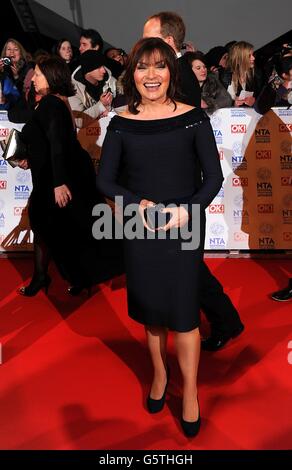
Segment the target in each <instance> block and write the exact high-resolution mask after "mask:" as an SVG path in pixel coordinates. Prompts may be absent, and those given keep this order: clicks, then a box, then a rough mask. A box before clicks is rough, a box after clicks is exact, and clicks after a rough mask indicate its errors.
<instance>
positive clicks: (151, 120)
mask: <svg viewBox="0 0 292 470" xmlns="http://www.w3.org/2000/svg"><path fill="white" fill-rule="evenodd" d="M194 111H196V112H198V111H202V109H201V108H192V109H190V110H189V111H186V112H185V113H181V114H176V115H175V116H170V117H167V118H159V119H131V118H127V117H125V116H120V115H119V114H117V115H116V116H114V118H118V119H121V120H123V121H129V122H131V123H134V122H140V123H147V122H148V123H149V122H158V121H163V122H166V121H168V120H172V119H178V118H180V117H184V116H188V115H189V114H191V113H193V112H194Z"/></svg>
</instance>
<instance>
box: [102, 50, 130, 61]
mask: <svg viewBox="0 0 292 470" xmlns="http://www.w3.org/2000/svg"><path fill="white" fill-rule="evenodd" d="M121 52H122V51H121V49H111V50H110V51H108V53H107V57H109V58H110V59H113V60H115V61H117V62H119V63H120V64H121V65H125V62H126V61H125V56H124V54H121Z"/></svg>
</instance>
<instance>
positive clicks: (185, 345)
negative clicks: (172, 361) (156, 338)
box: [175, 328, 200, 421]
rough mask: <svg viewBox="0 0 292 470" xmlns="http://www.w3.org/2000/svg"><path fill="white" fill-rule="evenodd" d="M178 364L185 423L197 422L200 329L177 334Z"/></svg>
mask: <svg viewBox="0 0 292 470" xmlns="http://www.w3.org/2000/svg"><path fill="white" fill-rule="evenodd" d="M175 344H176V349H177V358H178V363H179V366H180V369H181V372H182V376H183V411H182V417H183V419H184V420H185V421H197V419H198V417H199V404H198V401H197V373H198V365H199V358H200V334H199V328H196V329H194V330H191V331H188V332H186V333H179V332H176V333H175Z"/></svg>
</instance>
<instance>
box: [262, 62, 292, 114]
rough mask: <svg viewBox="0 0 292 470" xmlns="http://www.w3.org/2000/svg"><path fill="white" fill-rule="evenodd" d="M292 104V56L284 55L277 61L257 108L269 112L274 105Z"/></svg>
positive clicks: (263, 112)
mask: <svg viewBox="0 0 292 470" xmlns="http://www.w3.org/2000/svg"><path fill="white" fill-rule="evenodd" d="M291 104H292V56H284V57H282V58H281V59H279V61H278V63H275V65H274V70H273V73H272V75H271V76H270V78H269V81H268V84H267V85H266V86H265V87H264V88H263V90H262V92H261V93H260V95H259V97H258V99H257V101H256V103H255V110H256V111H257V112H258V113H260V114H265V113H267V112H268V111H269V110H270V109H271V108H272V107H273V106H291Z"/></svg>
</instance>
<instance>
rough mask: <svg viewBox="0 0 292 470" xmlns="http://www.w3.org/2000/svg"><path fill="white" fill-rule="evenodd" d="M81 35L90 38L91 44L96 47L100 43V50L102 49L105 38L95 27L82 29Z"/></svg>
mask: <svg viewBox="0 0 292 470" xmlns="http://www.w3.org/2000/svg"><path fill="white" fill-rule="evenodd" d="M80 37H84V38H86V39H90V42H91V46H92V47H96V46H97V45H98V46H99V48H100V50H101V51H102V49H103V39H102V37H101V35H100V34H99V33H98V32H97V31H96V30H95V29H82V30H81V33H80Z"/></svg>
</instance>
